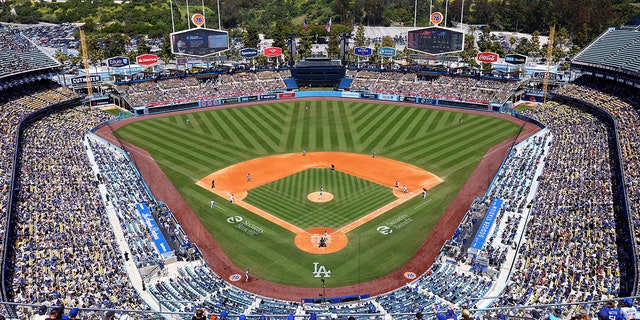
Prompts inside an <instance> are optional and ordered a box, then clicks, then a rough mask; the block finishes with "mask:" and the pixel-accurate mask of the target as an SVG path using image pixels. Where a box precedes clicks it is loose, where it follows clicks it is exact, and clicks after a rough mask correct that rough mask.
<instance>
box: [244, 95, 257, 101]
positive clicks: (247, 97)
mask: <svg viewBox="0 0 640 320" xmlns="http://www.w3.org/2000/svg"><path fill="white" fill-rule="evenodd" d="M247 101H258V96H246V97H240V102H247Z"/></svg>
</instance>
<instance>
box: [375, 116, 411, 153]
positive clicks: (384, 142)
mask: <svg viewBox="0 0 640 320" xmlns="http://www.w3.org/2000/svg"><path fill="white" fill-rule="evenodd" d="M419 113H420V110H419V109H417V108H408V109H407V110H406V112H404V113H402V114H400V115H401V117H400V118H399V119H398V120H397V121H398V122H397V124H396V125H393V124H389V125H388V126H387V127H388V128H389V129H388V132H389V133H390V134H388V135H386V136H385V137H383V138H382V139H380V141H379V142H378V145H379V146H380V147H382V148H384V147H386V146H389V145H391V144H393V143H395V141H397V140H398V139H399V138H400V137H401V136H407V134H408V132H409V131H411V130H412V128H413V127H412V125H411V124H412V123H414V122H415V121H416V118H417V115H418V114H419Z"/></svg>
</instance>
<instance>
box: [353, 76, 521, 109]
mask: <svg viewBox="0 0 640 320" xmlns="http://www.w3.org/2000/svg"><path fill="white" fill-rule="evenodd" d="M348 76H351V77H353V79H354V81H353V82H352V83H351V90H366V91H371V92H375V93H398V94H405V95H411V96H418V97H429V98H440V99H449V100H456V101H465V102H479V103H489V102H501V103H502V102H504V101H506V100H507V98H509V97H510V96H511V95H512V94H513V92H514V90H515V89H516V88H518V86H520V82H519V81H508V80H491V79H483V78H479V77H472V76H455V75H441V76H439V77H437V78H436V79H434V80H420V78H419V77H418V76H417V74H416V73H399V72H379V71H370V70H363V71H358V72H357V73H355V72H353V71H351V72H349V73H348Z"/></svg>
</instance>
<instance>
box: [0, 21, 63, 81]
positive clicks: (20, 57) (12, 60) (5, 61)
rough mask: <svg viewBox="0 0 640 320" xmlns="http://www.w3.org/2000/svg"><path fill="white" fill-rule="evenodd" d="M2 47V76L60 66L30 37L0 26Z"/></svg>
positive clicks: (0, 66)
mask: <svg viewBox="0 0 640 320" xmlns="http://www.w3.org/2000/svg"><path fill="white" fill-rule="evenodd" d="M0 47H2V50H0V78H3V77H6V76H10V75H15V74H20V73H23V72H32V71H34V70H41V69H47V68H53V67H59V66H60V62H58V61H57V60H55V59H54V58H52V57H51V56H49V55H47V54H46V53H44V52H43V51H42V50H40V49H39V48H38V47H36V46H35V45H34V44H33V43H32V42H31V41H30V40H29V39H27V38H26V37H24V36H22V35H21V34H19V33H16V32H14V31H11V30H7V29H4V28H0Z"/></svg>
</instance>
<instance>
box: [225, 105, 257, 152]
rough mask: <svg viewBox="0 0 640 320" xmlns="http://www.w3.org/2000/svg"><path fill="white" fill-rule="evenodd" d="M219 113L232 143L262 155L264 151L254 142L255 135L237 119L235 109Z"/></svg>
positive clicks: (245, 124)
mask: <svg viewBox="0 0 640 320" xmlns="http://www.w3.org/2000/svg"><path fill="white" fill-rule="evenodd" d="M223 111H227V112H220V116H221V118H222V119H223V121H224V122H225V123H226V124H227V127H228V129H229V132H230V133H231V136H232V137H233V138H232V139H233V141H234V142H235V143H237V144H238V145H240V146H243V147H244V148H247V149H250V150H256V151H257V152H258V153H264V152H265V150H264V149H263V148H262V147H261V146H260V143H259V142H258V141H257V140H256V135H255V133H254V131H253V130H250V128H252V127H251V126H249V124H247V123H244V122H243V121H242V120H240V119H239V117H238V115H237V114H236V113H237V111H236V110H235V109H224V110H223Z"/></svg>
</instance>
